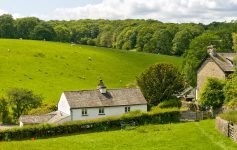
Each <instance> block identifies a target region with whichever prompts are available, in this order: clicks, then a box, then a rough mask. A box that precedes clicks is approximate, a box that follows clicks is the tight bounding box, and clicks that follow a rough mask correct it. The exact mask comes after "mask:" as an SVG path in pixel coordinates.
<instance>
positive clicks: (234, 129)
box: [216, 117, 237, 142]
mask: <svg viewBox="0 0 237 150" xmlns="http://www.w3.org/2000/svg"><path fill="white" fill-rule="evenodd" d="M216 129H217V130H218V131H220V132H221V133H222V134H224V135H225V136H226V137H230V138H231V139H233V140H234V141H236V142H237V125H236V124H233V123H232V122H230V121H227V120H224V119H222V118H220V117H216Z"/></svg>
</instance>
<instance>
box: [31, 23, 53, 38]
mask: <svg viewBox="0 0 237 150" xmlns="http://www.w3.org/2000/svg"><path fill="white" fill-rule="evenodd" d="M30 37H31V39H34V40H47V41H52V40H53V39H54V38H55V31H54V29H53V27H52V26H51V25H50V24H49V23H47V22H41V23H39V24H38V25H37V26H35V28H34V30H33V31H32V32H31V34H30Z"/></svg>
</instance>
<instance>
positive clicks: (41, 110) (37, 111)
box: [28, 104, 57, 115]
mask: <svg viewBox="0 0 237 150" xmlns="http://www.w3.org/2000/svg"><path fill="white" fill-rule="evenodd" d="M56 110H57V106H56V105H53V104H42V105H41V106H40V107H37V108H34V109H32V110H30V111H29V113H28V115H41V114H47V113H50V112H53V111H56Z"/></svg>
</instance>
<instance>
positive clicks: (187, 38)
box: [172, 30, 193, 56]
mask: <svg viewBox="0 0 237 150" xmlns="http://www.w3.org/2000/svg"><path fill="white" fill-rule="evenodd" d="M192 38H193V36H192V34H191V32H190V31H189V30H181V31H179V32H177V33H176V34H175V37H174V39H173V40H172V43H173V47H172V53H173V54H174V55H179V56H181V55H182V54H183V53H184V52H185V51H186V50H187V49H188V48H189V44H190V42H191V40H192Z"/></svg>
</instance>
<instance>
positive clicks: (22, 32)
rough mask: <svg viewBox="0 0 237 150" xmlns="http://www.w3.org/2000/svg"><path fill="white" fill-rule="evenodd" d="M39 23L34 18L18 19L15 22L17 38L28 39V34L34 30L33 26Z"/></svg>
mask: <svg viewBox="0 0 237 150" xmlns="http://www.w3.org/2000/svg"><path fill="white" fill-rule="evenodd" d="M39 23H40V20H39V19H38V18H35V17H27V18H20V19H17V20H16V31H17V37H18V38H23V39H29V38H30V33H31V32H32V31H33V30H34V28H35V26H36V25H38V24H39Z"/></svg>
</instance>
